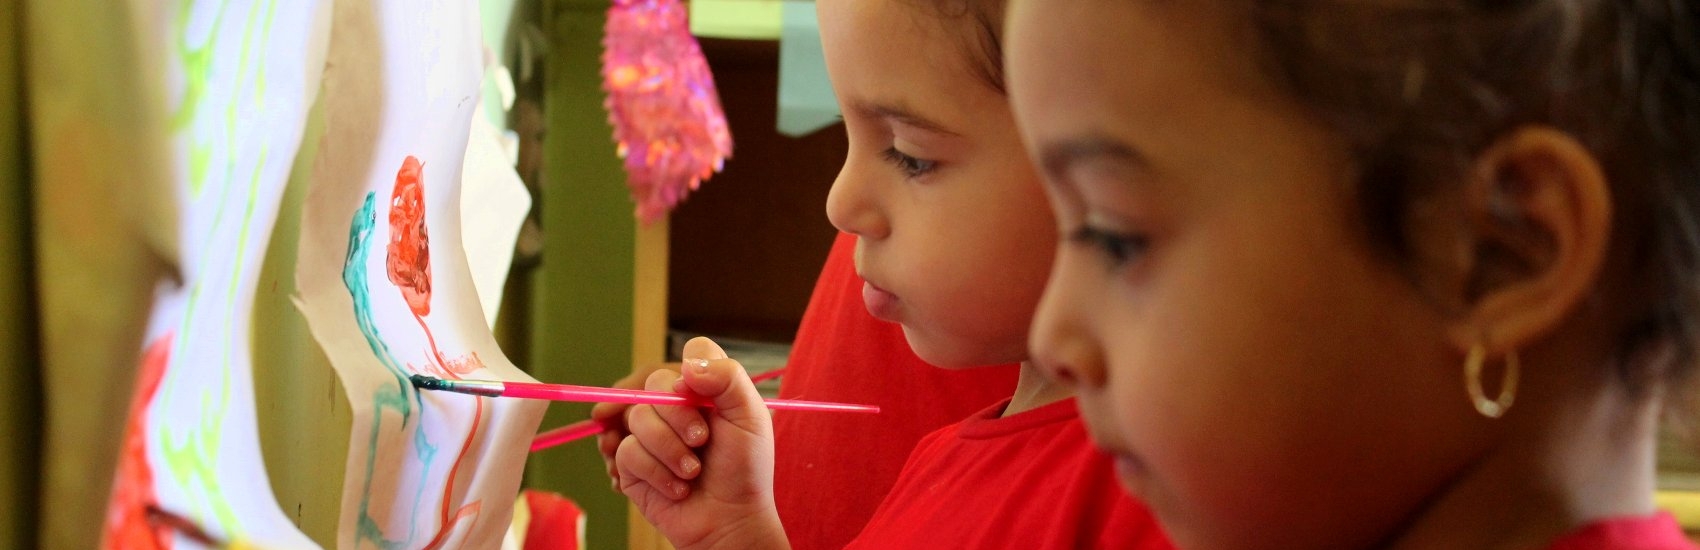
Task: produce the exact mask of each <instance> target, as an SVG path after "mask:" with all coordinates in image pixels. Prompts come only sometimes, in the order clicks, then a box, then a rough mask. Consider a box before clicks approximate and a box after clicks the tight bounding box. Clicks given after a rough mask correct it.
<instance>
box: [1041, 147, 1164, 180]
mask: <svg viewBox="0 0 1700 550" xmlns="http://www.w3.org/2000/svg"><path fill="white" fill-rule="evenodd" d="M1090 160H1114V161H1119V162H1124V163H1128V164H1132V165H1135V166H1143V165H1145V157H1144V156H1143V155H1140V154H1139V152H1138V151H1135V150H1134V149H1133V147H1130V146H1128V145H1127V144H1125V143H1122V142H1120V141H1116V140H1114V139H1110V138H1106V137H1103V136H1085V137H1078V138H1072V139H1065V140H1062V141H1057V142H1054V143H1050V144H1047V145H1046V146H1045V148H1044V149H1043V150H1042V151H1041V152H1040V154H1039V165H1040V167H1041V168H1042V169H1043V170H1044V171H1045V176H1046V177H1047V178H1048V179H1050V180H1051V181H1061V180H1063V179H1064V178H1063V176H1064V175H1065V173H1066V172H1068V169H1069V168H1070V167H1073V166H1074V165H1075V164H1079V163H1082V162H1086V161H1090Z"/></svg>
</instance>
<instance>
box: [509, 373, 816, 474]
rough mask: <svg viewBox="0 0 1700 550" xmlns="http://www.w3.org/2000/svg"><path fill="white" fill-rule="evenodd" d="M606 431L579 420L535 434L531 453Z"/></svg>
mask: <svg viewBox="0 0 1700 550" xmlns="http://www.w3.org/2000/svg"><path fill="white" fill-rule="evenodd" d="M784 374H785V369H784V368H777V369H773V370H770V371H767V372H764V373H761V374H758V375H755V376H751V377H750V381H751V382H755V383H758V384H759V383H761V382H762V381H764V380H772V379H774V378H779V377H780V376H782V375H784ZM606 430H607V426H604V425H602V423H601V422H597V421H595V420H580V421H578V422H574V423H572V424H567V425H565V426H562V427H559V428H555V429H553V430H549V431H546V432H543V433H539V434H537V437H534V438H531V452H534V453H535V452H537V451H541V450H543V449H548V448H551V447H555V446H557V445H564V444H567V443H572V442H574V441H578V440H580V439H584V438H586V437H590V436H593V435H596V434H599V433H602V432H603V431H606Z"/></svg>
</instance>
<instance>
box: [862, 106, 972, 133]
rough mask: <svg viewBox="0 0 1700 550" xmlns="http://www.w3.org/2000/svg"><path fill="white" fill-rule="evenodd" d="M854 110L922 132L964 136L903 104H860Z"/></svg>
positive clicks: (863, 114)
mask: <svg viewBox="0 0 1700 550" xmlns="http://www.w3.org/2000/svg"><path fill="white" fill-rule="evenodd" d="M852 108H853V109H855V111H856V112H857V113H860V114H861V115H862V116H866V117H872V118H881V119H885V120H894V121H897V122H900V123H903V124H904V125H906V126H914V127H916V128H920V129H922V130H927V131H930V132H934V133H939V134H944V135H948V136H961V135H962V134H958V133H956V132H954V131H951V130H950V129H948V128H945V127H944V125H943V124H939V123H938V122H935V121H933V120H932V119H929V118H927V117H924V116H921V115H920V114H918V113H916V112H915V111H914V110H913V109H910V108H909V107H907V106H905V105H902V104H897V103H877V102H867V103H864V102H858V103H856V104H855V105H853V106H852Z"/></svg>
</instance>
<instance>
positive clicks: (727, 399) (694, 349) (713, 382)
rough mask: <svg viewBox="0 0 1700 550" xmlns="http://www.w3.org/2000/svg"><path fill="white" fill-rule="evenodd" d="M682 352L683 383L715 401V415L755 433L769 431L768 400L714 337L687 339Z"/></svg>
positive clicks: (692, 391) (693, 391) (764, 433)
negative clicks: (764, 398) (763, 398)
mask: <svg viewBox="0 0 1700 550" xmlns="http://www.w3.org/2000/svg"><path fill="white" fill-rule="evenodd" d="M682 355H683V356H684V365H683V369H682V370H681V374H683V375H684V380H683V382H684V384H685V387H687V388H689V389H690V390H691V393H695V394H697V395H699V396H702V397H704V398H706V399H708V400H709V401H710V402H712V403H714V409H715V415H716V416H719V417H721V418H723V419H725V420H726V421H728V422H731V423H732V424H733V425H736V426H738V427H740V428H743V429H745V430H748V431H751V432H754V433H757V434H761V435H766V434H768V433H770V432H771V431H772V428H771V427H770V426H771V424H772V417H771V416H770V414H769V413H768V410H767V404H766V403H763V402H762V398H761V393H760V392H757V391H756V385H755V383H754V382H751V381H750V373H749V372H747V371H745V370H744V366H743V365H740V364H738V362H737V361H735V360H732V359H729V358H727V357H726V352H725V351H724V350H722V349H720V346H719V345H716V344H715V343H714V341H713V340H709V339H707V338H702V337H698V338H692V339H691V341H689V342H686V343H685V349H684V353H683V354H682Z"/></svg>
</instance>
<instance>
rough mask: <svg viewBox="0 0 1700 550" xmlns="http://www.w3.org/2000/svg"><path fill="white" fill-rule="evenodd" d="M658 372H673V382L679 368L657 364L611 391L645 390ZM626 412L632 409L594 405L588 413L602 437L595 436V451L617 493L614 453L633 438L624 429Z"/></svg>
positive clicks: (618, 489) (619, 405) (612, 404)
mask: <svg viewBox="0 0 1700 550" xmlns="http://www.w3.org/2000/svg"><path fill="white" fill-rule="evenodd" d="M659 370H668V371H673V374H674V376H673V378H675V379H676V378H678V373H679V364H678V363H659V364H654V365H650V366H647V367H643V368H639V369H637V370H634V371H632V373H631V374H628V375H626V377H625V378H621V379H620V380H619V381H617V382H614V387H616V388H620V389H627V390H641V389H643V388H644V382H646V381H648V380H649V375H651V374H654V373H655V371H659ZM669 383H671V382H669ZM665 391H672V388H671V387H668V388H666V390H665ZM629 408H631V405H628V404H625V403H597V404H596V406H595V407H591V409H590V419H591V420H595V421H596V422H597V423H598V424H601V425H602V433H599V434H596V449H597V450H598V451H601V452H602V465H603V466H606V467H607V468H608V478H609V479H612V480H613V483H612V487H613V488H614V492H619V491H620V470H619V469H617V468H615V467H614V451H615V450H618V449H619V448H620V442H621V441H623V440H625V439H626V436H628V435H631V434H632V432H631V430H628V429H626V409H629Z"/></svg>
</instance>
